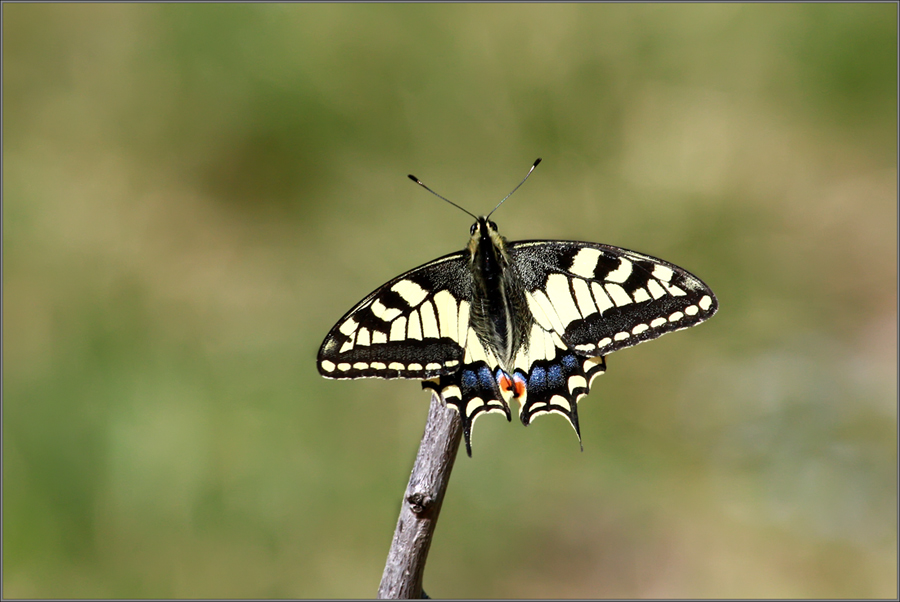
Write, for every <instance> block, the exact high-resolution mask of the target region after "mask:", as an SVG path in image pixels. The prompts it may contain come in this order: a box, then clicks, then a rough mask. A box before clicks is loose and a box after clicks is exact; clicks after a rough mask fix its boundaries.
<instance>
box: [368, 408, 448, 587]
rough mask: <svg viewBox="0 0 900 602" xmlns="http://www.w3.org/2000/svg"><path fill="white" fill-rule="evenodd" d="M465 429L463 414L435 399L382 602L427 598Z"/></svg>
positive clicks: (396, 533) (403, 506)
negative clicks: (425, 578) (434, 541)
mask: <svg viewBox="0 0 900 602" xmlns="http://www.w3.org/2000/svg"><path fill="white" fill-rule="evenodd" d="M461 436H462V424H461V422H460V419H459V416H458V415H457V413H456V412H455V411H454V410H452V409H450V408H448V407H447V406H445V405H444V404H443V403H442V402H441V400H440V398H439V397H438V396H437V395H436V394H434V393H432V396H431V407H430V409H429V411H428V420H427V422H426V423H425V433H424V434H423V435H422V442H421V444H419V453H418V455H417V456H416V462H415V464H414V465H413V469H412V474H410V477H409V485H407V486H406V494H405V495H404V496H403V502H402V504H401V506H400V518H399V519H398V520H397V528H396V530H395V531H394V539H393V541H392V542H391V549H390V551H389V552H388V557H387V563H386V564H385V567H384V574H383V576H382V578H381V585H380V586H379V588H378V597H379V598H380V599H394V600H397V599H419V598H422V597H423V592H422V575H423V574H424V572H425V560H426V559H427V558H428V549H429V548H430V547H431V538H432V536H433V535H434V528H435V526H436V525H437V519H438V515H439V514H440V512H441V504H442V503H443V501H444V493H445V492H446V491H447V483H448V482H449V481H450V472H451V471H452V470H453V461H454V460H455V459H456V452H457V451H458V450H459V441H460V439H461Z"/></svg>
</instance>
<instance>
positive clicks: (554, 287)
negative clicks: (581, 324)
mask: <svg viewBox="0 0 900 602" xmlns="http://www.w3.org/2000/svg"><path fill="white" fill-rule="evenodd" d="M547 295H548V296H549V297H550V301H551V302H552V303H553V308H554V309H556V313H557V315H559V318H560V320H561V321H562V322H563V324H570V323H572V322H574V321H575V320H580V319H581V314H580V313H578V308H577V307H575V300H574V299H572V293H571V292H570V291H569V279H568V278H567V277H566V276H564V275H563V274H550V276H549V277H548V278H547ZM557 332H560V333H562V332H565V328H563V329H561V330H558V331H557Z"/></svg>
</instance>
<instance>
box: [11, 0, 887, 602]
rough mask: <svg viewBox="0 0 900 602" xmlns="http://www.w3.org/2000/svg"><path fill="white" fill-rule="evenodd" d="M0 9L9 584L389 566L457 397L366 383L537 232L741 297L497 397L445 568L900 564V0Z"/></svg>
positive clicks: (457, 584) (34, 593)
mask: <svg viewBox="0 0 900 602" xmlns="http://www.w3.org/2000/svg"><path fill="white" fill-rule="evenodd" d="M2 10H3V45H4V47H3V78H4V81H3V83H4V92H3V111H4V113H3V125H4V128H3V143H4V144H3V148H4V154H3V174H4V178H3V201H4V203H3V285H4V291H3V345H4V351H5V353H4V356H3V372H4V380H3V394H4V395H3V402H4V403H3V486H4V487H3V493H4V496H3V502H4V504H3V526H4V529H3V568H4V577H3V595H4V596H6V597H88V598H90V597H123V598H126V597H127V598H141V597H180V598H189V597H301V598H313V597H371V596H373V595H374V593H375V591H376V588H377V584H378V581H379V579H380V575H381V570H382V568H383V563H384V559H385V555H386V552H387V548H388V544H389V541H390V536H391V533H392V532H393V528H394V524H395V520H396V510H397V507H398V504H399V500H400V495H401V494H402V491H403V488H404V486H405V482H406V478H407V476H408V470H409V468H410V466H411V461H412V458H413V455H414V453H415V450H416V447H417V444H418V440H419V436H420V434H421V429H422V426H423V423H424V419H425V415H426V412H427V397H426V396H425V395H424V394H423V393H421V392H420V391H419V386H418V385H417V384H416V383H410V382H406V383H404V382H387V381H359V382H339V383H338V382H331V381H325V380H323V379H321V378H320V377H319V376H318V374H317V373H316V370H315V366H314V360H315V353H316V350H317V348H318V345H319V343H320V342H321V340H322V338H323V337H324V335H325V333H326V332H327V330H328V328H330V327H331V325H332V324H333V323H334V322H335V321H336V319H337V318H338V317H339V316H340V315H341V314H342V313H343V312H344V311H346V309H348V308H349V307H351V306H352V304H353V303H355V302H356V301H357V300H358V299H360V298H362V296H363V295H365V294H366V293H368V292H369V291H370V290H372V289H374V288H375V287H376V286H378V285H379V284H381V283H382V282H384V281H385V280H387V279H388V278H390V277H392V276H394V275H396V274H398V273H400V272H401V271H402V270H404V269H408V268H410V267H413V266H415V265H418V264H420V263H423V262H425V261H427V260H429V259H432V258H434V257H437V256H439V255H441V254H445V253H448V252H450V251H452V250H455V249H458V248H461V247H462V245H463V244H464V243H465V241H466V236H467V228H468V225H469V224H468V221H467V219H466V218H465V217H464V216H462V215H460V214H459V213H457V212H455V211H454V210H452V208H448V207H446V206H444V205H443V204H442V203H438V202H435V200H434V199H432V198H430V197H428V196H427V195H424V194H423V193H422V191H421V190H419V189H417V188H416V187H415V186H413V185H412V184H410V183H409V182H408V181H407V180H406V179H405V177H404V176H405V174H407V173H410V172H412V173H415V174H416V175H417V176H419V177H420V178H422V179H423V180H424V181H426V182H427V183H428V184H429V185H430V186H432V187H434V188H435V189H437V190H438V191H440V192H441V193H442V194H445V195H447V196H449V197H450V198H452V199H454V200H455V201H456V202H459V203H460V204H462V205H463V206H465V207H467V208H469V209H470V210H471V211H473V212H484V211H486V210H488V209H489V208H490V207H492V206H493V204H495V203H496V200H498V199H499V198H501V197H502V196H503V195H504V194H506V192H508V190H509V189H510V188H511V187H512V186H513V185H514V184H515V183H516V182H517V181H518V179H519V178H520V177H521V176H522V174H523V173H524V171H525V169H527V167H528V165H529V164H530V162H531V161H533V160H534V158H536V157H538V156H541V157H543V158H544V163H543V164H542V165H541V167H540V168H539V170H538V171H537V173H536V174H535V175H534V177H532V178H531V179H530V180H529V183H528V185H527V186H525V187H524V188H523V189H522V190H520V191H519V192H518V193H517V194H516V195H515V197H514V198H513V199H511V200H510V202H508V203H507V204H506V205H505V206H504V208H503V210H502V211H501V212H499V213H498V214H497V221H498V222H499V223H500V227H501V229H502V232H503V233H504V234H505V235H506V236H508V237H510V239H513V240H514V239H519V238H523V239H524V238H567V239H582V240H594V241H598V242H606V243H609V244H617V245H621V246H625V247H628V248H633V249H636V250H639V251H643V252H646V253H650V254H653V255H658V256H661V257H664V258H666V259H669V260H671V261H674V262H676V263H678V264H680V265H683V266H685V267H686V268H688V269H690V270H691V271H693V272H695V273H697V274H698V275H700V276H701V277H702V278H703V279H704V280H705V281H706V282H707V283H709V284H710V285H711V286H712V287H713V289H714V290H715V291H716V293H717V295H718V296H719V300H720V303H721V310H720V313H719V314H718V315H717V316H716V317H715V318H714V319H713V320H712V321H711V322H710V323H709V324H705V325H703V326H701V327H700V328H698V329H696V330H691V331H688V332H685V333H681V334H678V335H677V336H673V337H665V338H663V339H661V340H660V341H657V342H655V343H653V344H652V345H648V346H643V345H642V346H640V347H637V348H635V349H632V350H628V351H626V352H624V353H622V354H615V355H613V356H611V357H610V358H609V360H608V361H609V366H610V371H609V373H608V374H607V375H605V376H604V377H603V378H602V379H601V380H600V381H598V382H597V383H595V389H594V392H593V393H592V394H591V396H590V397H589V398H588V399H586V400H585V401H584V402H583V403H582V410H581V414H582V432H583V435H584V443H585V451H584V453H583V454H581V453H578V451H577V442H576V441H575V439H574V437H573V436H572V433H571V429H570V428H569V427H568V425H566V424H565V423H564V421H562V420H559V419H554V418H548V419H545V420H540V421H537V422H536V423H535V425H534V426H532V427H530V428H528V429H523V428H521V427H518V426H515V425H508V424H506V423H505V421H502V420H501V419H499V418H497V419H493V420H492V419H491V418H487V419H485V420H483V421H479V424H478V429H477V432H476V433H475V440H474V447H475V457H474V458H473V459H472V460H468V459H467V458H461V459H460V462H459V463H458V464H457V468H456V471H455V474H454V478H453V482H452V487H451V489H450V492H449V494H448V497H447V500H446V503H445V505H444V511H443V516H442V518H441V522H440V525H439V527H438V530H437V535H436V540H435V542H434V545H433V546H432V552H431V557H430V560H429V568H428V571H427V575H426V589H427V591H428V592H429V593H430V594H431V595H433V596H439V597H531V598H535V597H543V596H547V597H729V596H732V597H782V598H787V597H888V598H889V597H896V595H897V590H896V580H897V573H896V563H897V555H896V546H897V520H896V503H897V498H896V490H897V477H896V474H897V461H896V458H897V439H896V428H897V411H896V408H897V405H896V404H897V388H896V379H897V352H896V347H897V336H896V329H897V312H896V304H897V297H896V290H897V279H896V271H897V261H896V248H897V232H896V223H897V204H896V203H897V186H896V178H897V169H896V163H897V153H896V144H897V121H896V111H897V95H896V87H897V79H896V72H897V64H896V54H897V27H896V22H897V8H896V6H895V5H891V4H865V5H840V4H824V5H817V4H799V5H798V4H789V5H777V4H776V5H759V4H754V5H665V4H651V5H608V4H599V5H562V6H555V5H554V6H550V5H306V4H300V5H294V4H278V5H207V4H174V5H172V4H169V5H58V4H57V5H48V4H4V5H3V7H2Z"/></svg>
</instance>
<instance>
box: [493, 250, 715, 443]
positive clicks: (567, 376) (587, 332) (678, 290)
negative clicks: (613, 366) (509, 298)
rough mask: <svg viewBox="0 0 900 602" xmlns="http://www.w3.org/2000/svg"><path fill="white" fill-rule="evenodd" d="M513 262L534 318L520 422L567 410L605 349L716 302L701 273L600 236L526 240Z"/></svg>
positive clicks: (520, 363) (600, 365)
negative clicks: (595, 240) (605, 241)
mask: <svg viewBox="0 0 900 602" xmlns="http://www.w3.org/2000/svg"><path fill="white" fill-rule="evenodd" d="M510 249H511V250H510V254H511V256H512V257H513V261H512V264H513V266H514V267H515V269H516V270H517V271H518V274H519V276H520V278H521V279H522V281H523V283H524V285H525V289H526V299H527V301H528V306H529V309H530V311H531V313H532V316H533V317H534V324H533V325H532V330H531V334H530V336H529V337H528V343H527V345H526V346H524V347H523V348H522V349H520V350H519V353H518V354H517V356H516V359H515V372H516V376H515V378H516V379H521V380H522V381H523V383H524V384H525V386H524V387H521V388H520V389H515V391H514V392H515V393H516V398H518V399H519V402H520V410H519V417H520V418H521V420H522V423H523V424H526V425H527V424H529V423H530V422H531V420H532V419H533V418H534V417H535V416H538V415H542V414H544V413H554V412H555V413H559V414H562V415H563V416H565V417H566V418H567V419H568V420H569V422H570V423H571V424H572V427H573V428H574V429H575V432H576V433H577V434H578V436H579V441H580V439H581V435H580V432H579V426H578V414H577V403H578V400H580V399H581V398H582V397H584V396H585V395H587V393H588V392H589V391H590V387H591V384H592V381H593V379H594V378H596V377H597V376H599V375H600V374H603V372H604V371H605V369H606V363H605V360H604V356H605V355H608V354H609V353H612V352H614V351H618V350H620V349H624V348H626V347H630V346H632V345H636V344H638V343H642V342H644V341H649V340H651V339H655V338H657V337H659V336H662V335H663V334H665V333H667V332H673V331H675V330H681V329H683V328H688V327H690V326H694V325H696V324H699V323H700V322H702V321H704V320H706V319H708V318H710V317H711V316H712V315H713V314H714V313H715V312H716V310H717V308H718V303H717V301H716V297H715V295H714V294H713V292H712V291H711V290H710V289H709V287H707V286H706V285H705V284H704V283H703V282H702V281H701V280H700V279H699V278H697V277H696V276H694V275H692V274H690V273H689V272H687V271H686V270H684V269H682V268H680V267H678V266H676V265H674V264H671V263H669V262H666V261H663V260H660V259H657V258H655V257H651V256H649V255H644V254H642V253H636V252H634V251H628V250H626V249H620V248H618V247H612V246H609V245H602V244H597V243H582V242H568V241H522V242H516V243H512V244H511V245H510Z"/></svg>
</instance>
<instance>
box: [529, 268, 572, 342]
mask: <svg viewBox="0 0 900 602" xmlns="http://www.w3.org/2000/svg"><path fill="white" fill-rule="evenodd" d="M563 278H565V276H563ZM532 295H533V296H534V300H535V301H537V303H538V305H539V306H540V307H541V309H542V310H543V311H544V315H545V316H546V317H547V319H548V320H549V321H550V325H551V327H552V330H555V331H556V332H565V331H566V327H565V326H563V323H562V321H561V320H560V319H559V315H558V314H557V313H556V310H555V309H554V308H553V304H552V303H550V299H548V298H547V295H545V294H544V291H542V290H536V291H534V292H533V293H532ZM548 330H550V329H548Z"/></svg>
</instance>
